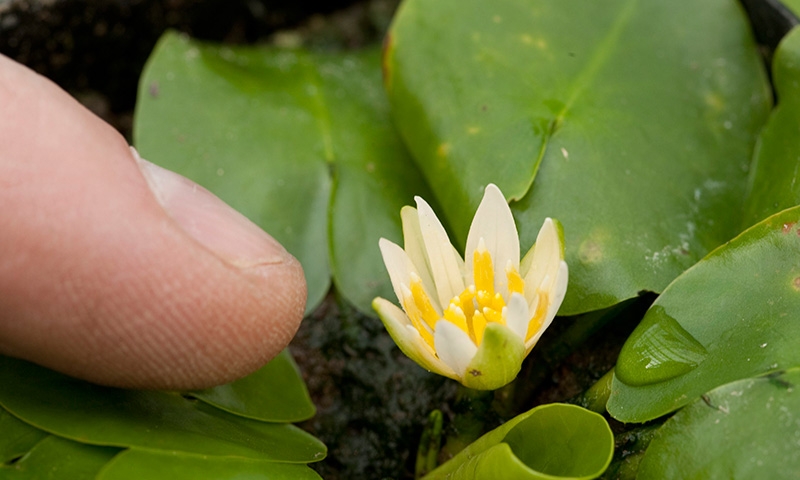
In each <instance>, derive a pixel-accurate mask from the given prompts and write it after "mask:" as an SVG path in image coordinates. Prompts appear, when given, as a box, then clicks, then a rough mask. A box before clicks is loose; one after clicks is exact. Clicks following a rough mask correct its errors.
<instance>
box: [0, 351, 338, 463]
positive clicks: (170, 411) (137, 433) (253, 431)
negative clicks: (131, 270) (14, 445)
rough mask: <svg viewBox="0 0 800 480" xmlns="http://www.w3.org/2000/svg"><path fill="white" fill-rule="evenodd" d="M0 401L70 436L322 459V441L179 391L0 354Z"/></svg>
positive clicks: (104, 441) (168, 447) (190, 449)
mask: <svg viewBox="0 0 800 480" xmlns="http://www.w3.org/2000/svg"><path fill="white" fill-rule="evenodd" d="M0 384H2V385H6V386H7V387H6V388H3V389H0V405H2V406H3V407H4V408H5V409H7V410H8V411H9V412H11V413H12V414H14V415H15V416H16V417H18V418H20V419H22V420H24V421H25V422H27V423H29V424H31V425H33V426H35V427H37V428H40V429H42V430H45V431H47V432H50V433H53V434H56V435H59V436H62V437H66V438H69V439H73V440H76V441H80V442H84V443H89V444H94V445H105V446H114V447H141V448H146V449H151V450H175V451H180V452H188V453H197V454H204V455H232V456H239V457H245V458H256V459H267V460H274V461H282V462H288V463H307V462H314V461H318V460H322V459H323V458H324V457H325V453H326V449H325V446H324V445H323V444H322V443H321V442H320V441H319V440H317V439H316V438H314V437H312V436H311V435H309V434H307V433H305V432H303V431H302V430H300V429H299V428H296V427H294V426H292V425H287V424H276V423H266V422H260V421H256V420H251V419H247V418H243V417H240V416H235V415H231V414H229V413H225V412H223V411H221V410H219V409H216V408H213V407H211V406H208V405H206V404H205V403H203V402H200V401H191V400H187V399H185V398H183V397H182V396H181V395H179V394H173V393H166V392H154V391H136V390H121V389H114V388H108V387H101V386H97V385H92V384H90V383H87V382H84V381H81V380H76V379H74V378H71V377H67V376H66V375H62V374H60V373H56V372H53V371H51V370H47V369H45V368H42V367H39V366H37V365H34V364H32V363H28V362H25V361H22V360H17V359H13V358H9V357H0Z"/></svg>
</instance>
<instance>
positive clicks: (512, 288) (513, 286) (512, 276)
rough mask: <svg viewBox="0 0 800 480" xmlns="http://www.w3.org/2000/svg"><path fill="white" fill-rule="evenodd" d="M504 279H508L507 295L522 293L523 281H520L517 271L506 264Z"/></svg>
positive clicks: (523, 289) (509, 264) (509, 263)
mask: <svg viewBox="0 0 800 480" xmlns="http://www.w3.org/2000/svg"><path fill="white" fill-rule="evenodd" d="M506 278H507V279H508V294H509V295H511V294H512V293H520V294H521V293H523V292H524V291H525V280H523V279H522V277H521V276H520V274H519V272H517V269H516V268H514V267H513V266H512V265H511V261H509V262H508V266H507V267H506Z"/></svg>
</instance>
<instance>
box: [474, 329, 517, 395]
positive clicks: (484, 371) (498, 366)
mask: <svg viewBox="0 0 800 480" xmlns="http://www.w3.org/2000/svg"><path fill="white" fill-rule="evenodd" d="M524 359H525V343H524V342H523V341H522V339H521V338H520V337H519V335H517V334H516V333H514V332H513V331H512V330H511V329H510V328H508V327H506V326H505V325H500V324H498V323H490V324H489V325H487V326H486V330H484V332H483V341H482V342H481V346H480V347H478V352H477V353H476V354H475V357H473V358H472V361H471V362H469V365H468V366H467V370H466V372H464V376H463V378H462V379H461V383H462V384H463V385H464V386H465V387H469V388H474V389H475V390H496V389H498V388H500V387H502V386H504V385H507V384H509V383H511V381H512V380H514V379H515V378H517V374H518V373H519V370H520V368H521V367H522V361H523V360H524Z"/></svg>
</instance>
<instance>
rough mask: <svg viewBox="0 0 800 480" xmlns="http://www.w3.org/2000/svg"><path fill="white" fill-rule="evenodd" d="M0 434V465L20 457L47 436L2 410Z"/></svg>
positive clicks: (45, 433) (0, 413)
mask: <svg viewBox="0 0 800 480" xmlns="http://www.w3.org/2000/svg"><path fill="white" fill-rule="evenodd" d="M0 432H2V434H0V465H3V464H5V463H8V462H10V461H12V460H14V459H17V458H19V457H21V456H22V455H24V454H25V453H27V452H28V451H30V449H32V448H33V447H34V446H35V445H36V444H37V443H39V442H40V441H42V440H43V439H44V438H45V437H47V436H48V435H49V434H48V433H47V432H45V431H43V430H39V429H38V428H35V427H32V426H30V425H28V424H27V423H25V422H23V421H22V420H20V419H18V418H17V417H15V416H14V415H11V413H9V412H8V410H6V409H4V408H0Z"/></svg>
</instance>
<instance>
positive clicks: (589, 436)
mask: <svg viewBox="0 0 800 480" xmlns="http://www.w3.org/2000/svg"><path fill="white" fill-rule="evenodd" d="M613 453H614V436H613V435H612V433H611V429H610V428H609V427H608V423H606V421H605V419H604V418H603V417H602V416H601V415H598V414H596V413H594V412H590V411H589V410H585V409H583V408H581V407H578V406H575V405H566V404H559V403H554V404H549V405H542V406H539V407H536V408H534V409H533V410H530V411H528V412H526V413H523V414H522V415H519V416H517V417H515V418H513V419H512V420H510V421H509V422H507V423H505V424H504V425H501V426H500V427H498V428H496V429H495V430H492V431H491V432H489V433H487V434H486V435H484V436H483V437H481V438H479V439H478V440H477V441H475V442H474V443H473V444H472V445H470V446H468V447H467V448H465V449H464V450H463V451H462V452H461V453H459V454H458V455H456V456H455V457H453V458H452V459H451V460H450V461H448V462H447V463H445V464H444V465H442V466H440V467H439V468H437V469H436V470H434V471H432V472H431V473H429V474H428V475H427V476H425V477H424V478H425V480H436V479H448V480H473V479H474V480H480V479H485V480H504V479H508V480H511V479H518V480H523V479H542V480H544V479H548V480H554V479H591V478H597V477H598V476H600V475H601V474H602V473H603V472H604V471H605V469H606V468H607V467H608V464H609V463H610V462H611V457H612V455H613Z"/></svg>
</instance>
